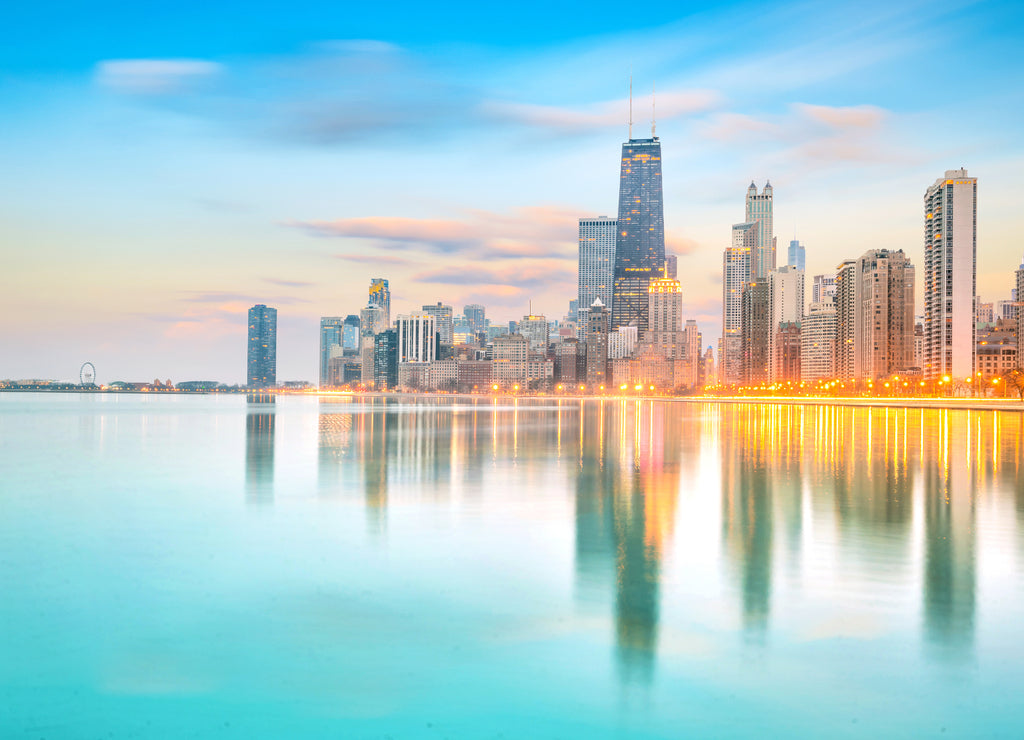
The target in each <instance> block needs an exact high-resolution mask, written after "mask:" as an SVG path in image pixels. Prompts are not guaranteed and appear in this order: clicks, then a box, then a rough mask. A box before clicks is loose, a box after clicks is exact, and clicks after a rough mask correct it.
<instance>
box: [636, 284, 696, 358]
mask: <svg viewBox="0 0 1024 740" xmlns="http://www.w3.org/2000/svg"><path fill="white" fill-rule="evenodd" d="M647 294H648V302H649V304H650V305H649V307H648V326H649V327H650V329H648V330H647V331H646V332H645V333H644V342H646V343H647V344H651V345H654V346H656V347H658V348H659V349H660V350H661V352H662V354H663V355H664V356H665V357H670V358H672V359H677V360H681V359H683V357H684V355H685V352H686V345H685V342H684V340H683V288H682V286H681V285H680V284H679V281H678V280H674V279H672V278H659V279H655V280H652V281H651V282H650V285H649V286H648V289H647ZM694 326H695V327H696V322H694Z"/></svg>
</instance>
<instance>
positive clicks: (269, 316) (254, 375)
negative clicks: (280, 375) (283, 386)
mask: <svg viewBox="0 0 1024 740" xmlns="http://www.w3.org/2000/svg"><path fill="white" fill-rule="evenodd" d="M247 360H248V362H247V367H246V385H248V386H249V387H250V388H270V387H271V386H274V385H277V309H276V308H268V307H267V306H264V305H263V304H262V303H259V304H257V305H255V306H253V307H252V308H250V309H249V349H248V355H247Z"/></svg>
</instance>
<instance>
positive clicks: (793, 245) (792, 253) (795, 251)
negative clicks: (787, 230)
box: [786, 239, 807, 270]
mask: <svg viewBox="0 0 1024 740" xmlns="http://www.w3.org/2000/svg"><path fill="white" fill-rule="evenodd" d="M786 256H787V257H788V260H787V264H790V265H792V266H793V267H795V268H796V269H798V270H806V269H807V250H806V249H804V247H803V246H802V245H801V244H800V242H799V241H797V240H796V239H794V240H793V241H791V242H790V243H789V254H787V255H786Z"/></svg>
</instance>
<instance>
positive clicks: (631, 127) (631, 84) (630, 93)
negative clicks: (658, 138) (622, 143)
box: [629, 65, 633, 141]
mask: <svg viewBox="0 0 1024 740" xmlns="http://www.w3.org/2000/svg"><path fill="white" fill-rule="evenodd" d="M629 140H630V141H632V140H633V66H632V65H630V67H629Z"/></svg>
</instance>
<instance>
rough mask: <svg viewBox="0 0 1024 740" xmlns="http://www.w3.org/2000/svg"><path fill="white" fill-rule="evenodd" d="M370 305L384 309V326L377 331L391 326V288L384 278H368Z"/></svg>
mask: <svg viewBox="0 0 1024 740" xmlns="http://www.w3.org/2000/svg"><path fill="white" fill-rule="evenodd" d="M368 305H370V306H379V307H380V308H382V309H383V310H384V317H383V321H384V326H383V327H382V328H381V329H380V330H379V331H384V329H387V328H388V327H390V326H391V288H390V287H388V281H387V279H386V278H373V279H372V280H370V301H369V304H368Z"/></svg>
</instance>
